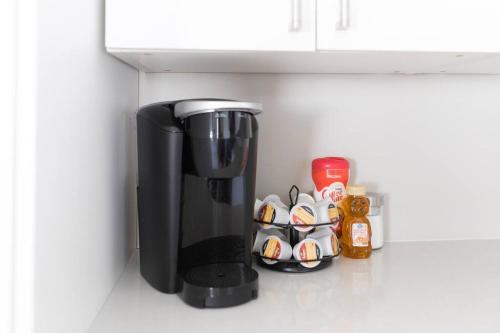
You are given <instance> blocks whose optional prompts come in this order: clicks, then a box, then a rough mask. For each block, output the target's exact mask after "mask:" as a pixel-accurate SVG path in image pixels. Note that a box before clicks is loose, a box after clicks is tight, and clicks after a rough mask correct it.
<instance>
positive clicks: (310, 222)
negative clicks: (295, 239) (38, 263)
mask: <svg viewBox="0 0 500 333" xmlns="http://www.w3.org/2000/svg"><path fill="white" fill-rule="evenodd" d="M317 221H318V216H317V214H316V210H315V209H314V208H313V206H312V205H310V204H307V203H299V204H297V205H295V206H293V207H292V209H290V224H292V225H293V228H294V229H295V230H297V231H301V232H307V231H310V230H311V229H313V228H314V225H315V224H316V223H317Z"/></svg>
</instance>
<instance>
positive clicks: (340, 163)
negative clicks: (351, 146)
mask: <svg viewBox="0 0 500 333" xmlns="http://www.w3.org/2000/svg"><path fill="white" fill-rule="evenodd" d="M312 168H313V169H320V168H321V169H349V161H348V160H347V159H345V158H343V157H320V158H316V159H314V160H313V161H312Z"/></svg>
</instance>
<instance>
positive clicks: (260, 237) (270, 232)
mask: <svg viewBox="0 0 500 333" xmlns="http://www.w3.org/2000/svg"><path fill="white" fill-rule="evenodd" d="M267 236H276V237H278V238H280V239H282V240H286V237H285V235H283V234H282V233H281V232H280V231H279V230H278V229H260V230H258V231H257V233H256V234H255V241H254V243H253V248H252V252H259V251H260V248H261V247H262V244H264V240H265V239H266V237H267Z"/></svg>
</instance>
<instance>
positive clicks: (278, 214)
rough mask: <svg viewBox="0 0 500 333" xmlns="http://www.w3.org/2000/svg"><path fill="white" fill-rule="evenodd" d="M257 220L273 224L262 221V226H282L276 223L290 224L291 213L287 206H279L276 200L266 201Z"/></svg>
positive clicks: (267, 227)
mask: <svg viewBox="0 0 500 333" xmlns="http://www.w3.org/2000/svg"><path fill="white" fill-rule="evenodd" d="M257 217H258V218H257V220H259V221H262V222H267V223H271V224H266V223H261V226H262V228H264V229H269V228H280V227H279V226H276V225H273V224H275V223H279V224H288V222H289V220H290V215H289V214H288V210H287V209H286V208H285V207H282V206H279V205H278V204H277V203H275V202H274V201H268V202H265V201H264V203H263V204H262V205H261V206H260V208H259V212H258V216H257Z"/></svg>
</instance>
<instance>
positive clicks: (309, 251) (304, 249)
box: [293, 238, 323, 268]
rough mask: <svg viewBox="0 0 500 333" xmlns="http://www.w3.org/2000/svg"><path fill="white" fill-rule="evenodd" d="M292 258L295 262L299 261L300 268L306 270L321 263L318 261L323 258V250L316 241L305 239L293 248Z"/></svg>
mask: <svg viewBox="0 0 500 333" xmlns="http://www.w3.org/2000/svg"><path fill="white" fill-rule="evenodd" d="M293 257H294V258H295V260H298V261H300V264H301V265H302V266H304V267H306V268H314V267H316V266H318V265H319V264H320V263H321V261H319V259H321V258H323V250H322V249H321V245H320V244H319V242H318V241H317V240H316V239H314V238H306V239H304V240H303V241H301V242H299V243H297V244H296V245H295V246H294V247H293ZM315 259H318V260H315ZM303 260H313V261H303Z"/></svg>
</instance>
